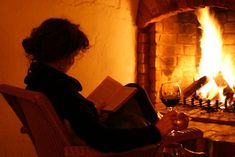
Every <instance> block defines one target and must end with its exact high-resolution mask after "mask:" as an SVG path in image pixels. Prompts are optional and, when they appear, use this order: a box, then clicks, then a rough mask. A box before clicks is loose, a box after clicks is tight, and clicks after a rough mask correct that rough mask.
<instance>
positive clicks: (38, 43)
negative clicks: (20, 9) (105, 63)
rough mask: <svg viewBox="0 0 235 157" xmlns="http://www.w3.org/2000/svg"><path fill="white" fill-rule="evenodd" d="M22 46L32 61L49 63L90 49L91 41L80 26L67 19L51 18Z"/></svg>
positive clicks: (35, 29) (32, 33) (33, 31)
mask: <svg viewBox="0 0 235 157" xmlns="http://www.w3.org/2000/svg"><path fill="white" fill-rule="evenodd" d="M22 45H23V47H24V50H25V52H26V53H27V54H28V57H29V58H30V59H31V60H32V61H39V62H44V63H49V62H53V61H58V60H61V59H63V58H66V57H68V56H70V55H71V54H73V53H75V54H76V53H79V52H80V51H83V50H85V49H88V47H89V40H88V38H87V36H86V35H85V34H84V33H83V32H82V31H80V30H79V26H78V25H76V24H73V23H71V22H70V21H68V20H67V19H62V18H50V19H47V20H46V21H44V22H43V23H42V24H41V25H40V26H39V27H37V28H34V29H33V30H32V32H31V34H30V36H29V37H28V38H26V39H24V40H23V41H22Z"/></svg>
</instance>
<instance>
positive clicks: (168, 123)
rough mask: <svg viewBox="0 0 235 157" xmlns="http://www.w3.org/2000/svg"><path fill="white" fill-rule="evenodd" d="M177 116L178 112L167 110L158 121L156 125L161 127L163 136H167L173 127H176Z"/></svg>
mask: <svg viewBox="0 0 235 157" xmlns="http://www.w3.org/2000/svg"><path fill="white" fill-rule="evenodd" d="M176 118H177V112H175V111H174V110H173V111H170V112H167V113H166V114H165V115H164V116H163V117H162V118H161V119H160V120H159V121H158V122H157V123H156V125H155V126H156V127H157V128H158V129H159V131H160V133H161V135H162V136H166V135H167V134H169V133H170V132H171V131H172V130H173V129H175V120H176Z"/></svg>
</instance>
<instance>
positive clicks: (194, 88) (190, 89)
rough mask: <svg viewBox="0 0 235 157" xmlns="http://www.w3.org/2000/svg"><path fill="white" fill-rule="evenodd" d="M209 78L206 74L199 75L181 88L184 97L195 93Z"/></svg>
mask: <svg viewBox="0 0 235 157" xmlns="http://www.w3.org/2000/svg"><path fill="white" fill-rule="evenodd" d="M208 81H209V79H208V78H207V77H206V76H203V77H201V78H200V79H198V80H196V81H194V82H193V83H192V84H190V85H189V86H188V87H187V88H185V89H184V90H183V95H184V97H185V98H187V97H189V96H191V95H192V94H193V93H195V92H196V91H197V90H198V89H200V88H201V87H202V86H203V85H205V84H206V83H207V82H208Z"/></svg>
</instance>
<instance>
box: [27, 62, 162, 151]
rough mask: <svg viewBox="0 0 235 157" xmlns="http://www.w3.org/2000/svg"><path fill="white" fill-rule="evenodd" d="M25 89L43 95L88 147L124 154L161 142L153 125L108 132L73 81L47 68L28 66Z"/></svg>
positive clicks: (42, 65)
mask: <svg viewBox="0 0 235 157" xmlns="http://www.w3.org/2000/svg"><path fill="white" fill-rule="evenodd" d="M24 81H25V84H26V85H27V87H26V89H30V90H34V91H39V92H42V93H44V94H45V95H46V96H47V97H48V99H49V100H50V101H51V102H52V104H53V106H54V108H55V110H56V112H57V114H58V116H59V117H60V119H61V120H64V119H67V120H68V121H69V122H70V125H71V127H72V128H73V130H74V132H75V133H76V134H77V135H78V136H79V137H80V138H82V139H83V140H84V141H86V143H87V144H89V145H90V146H92V147H94V148H96V149H98V150H101V151H126V150H129V149H132V148H136V147H141V146H144V145H147V144H152V143H157V142H159V141H160V140H161V135H160V132H159V130H158V129H157V128H156V127H155V126H154V125H149V126H146V127H143V128H112V127H109V126H107V125H105V124H104V123H102V122H101V121H100V120H99V115H98V112H97V110H96V108H95V107H94V104H93V103H92V102H91V101H89V100H87V99H86V98H84V97H83V96H82V95H81V94H80V93H79V91H81V90H82V86H81V84H80V83H79V82H78V81H77V80H76V79H74V78H72V77H70V76H68V75H66V74H65V73H62V72H60V71H58V70H56V69H54V68H52V67H50V66H48V65H45V64H41V63H33V64H31V66H30V68H29V71H28V75H27V76H26V77H25V80H24Z"/></svg>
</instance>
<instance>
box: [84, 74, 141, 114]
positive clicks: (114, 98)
mask: <svg viewBox="0 0 235 157" xmlns="http://www.w3.org/2000/svg"><path fill="white" fill-rule="evenodd" d="M136 92H137V89H136V88H134V87H126V86H123V85H122V84H121V83H119V82H118V81H116V80H114V79H113V78H111V77H110V76H107V77H106V78H105V79H104V80H103V81H102V82H101V83H100V84H99V85H98V86H97V87H96V88H95V90H94V91H93V92H91V93H90V94H89V95H88V97H87V99H88V100H90V101H92V102H93V103H94V104H95V106H96V107H97V108H99V109H101V110H104V111H111V112H115V111H116V110H117V109H119V108H120V107H121V106H122V105H123V104H124V103H125V102H126V101H127V100H128V99H129V98H130V97H132V96H133V95H134V94H135V93H136Z"/></svg>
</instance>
